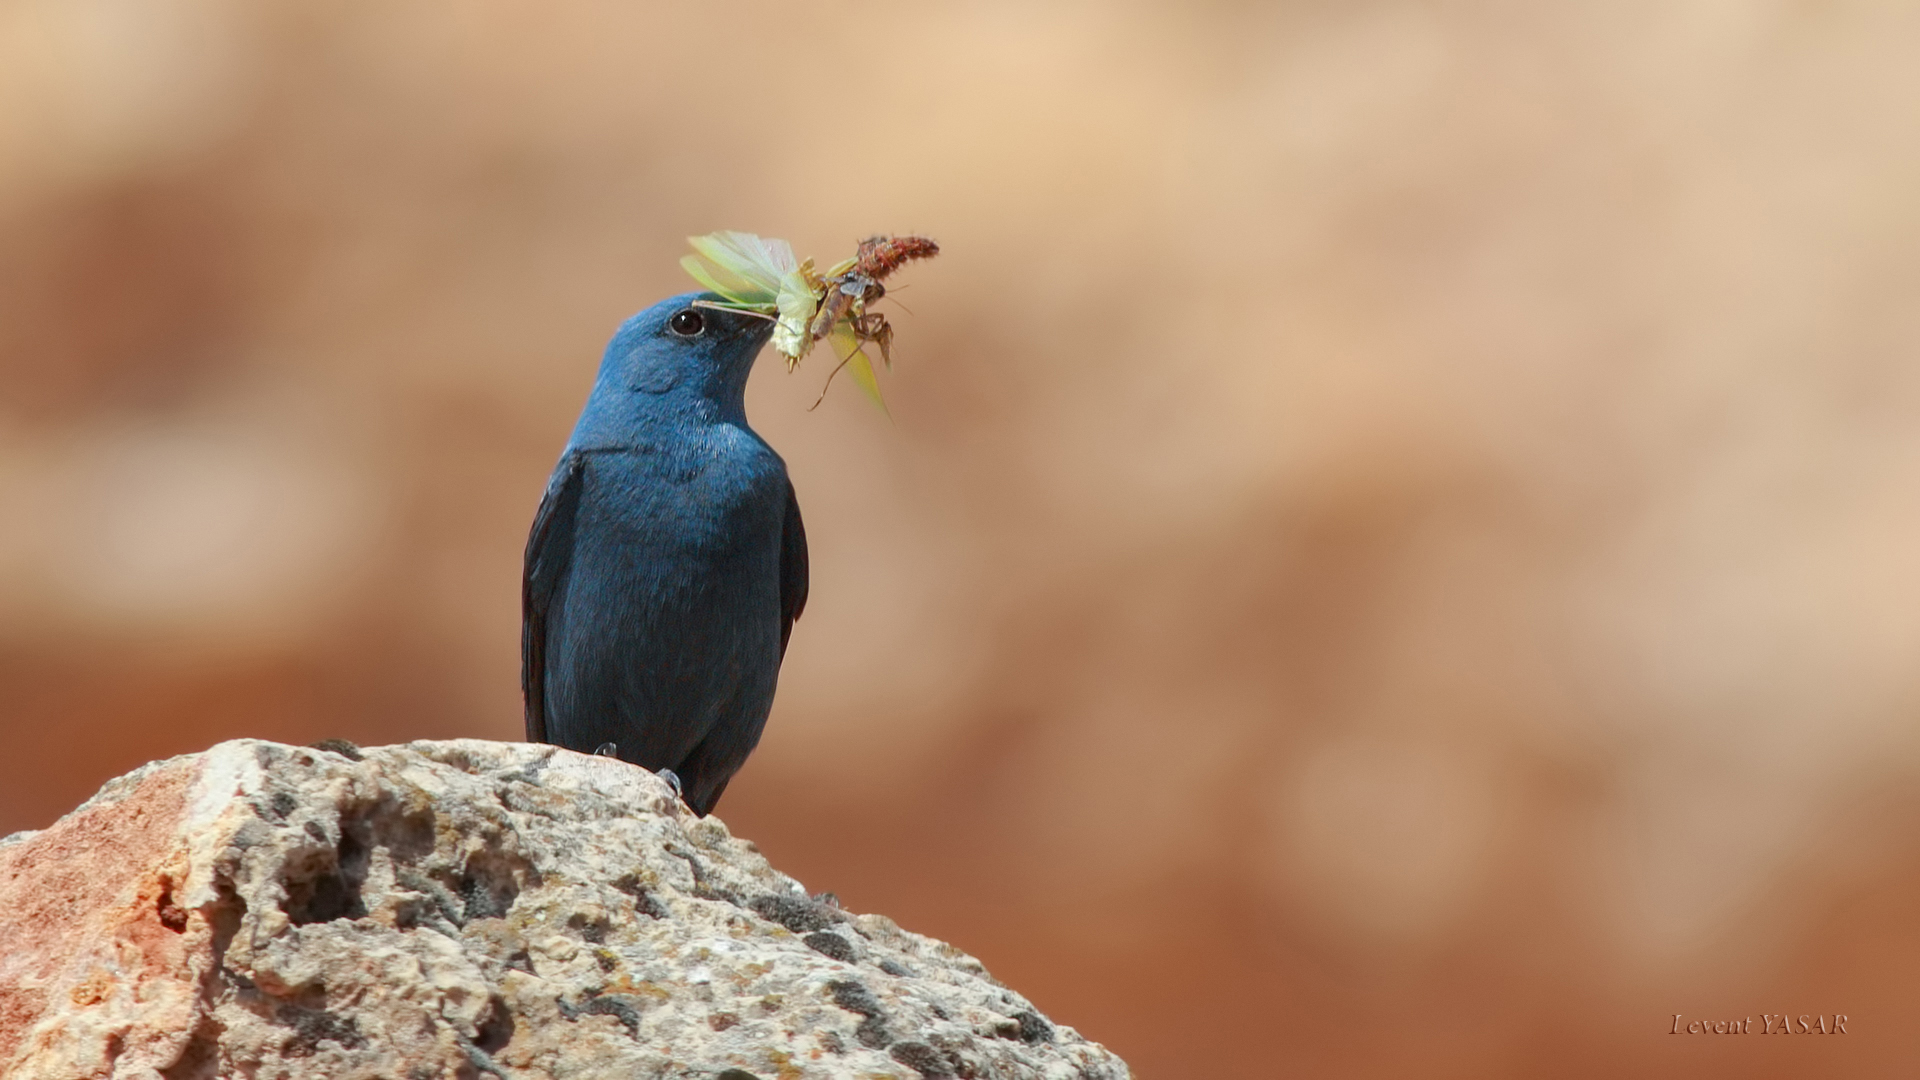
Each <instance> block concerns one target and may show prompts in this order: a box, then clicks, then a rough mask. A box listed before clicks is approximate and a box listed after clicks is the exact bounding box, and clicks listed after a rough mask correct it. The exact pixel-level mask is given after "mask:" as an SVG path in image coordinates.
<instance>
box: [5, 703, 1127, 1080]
mask: <svg viewBox="0 0 1920 1080" xmlns="http://www.w3.org/2000/svg"><path fill="white" fill-rule="evenodd" d="M347 749H351V748H347ZM0 1075H4V1076H7V1077H10V1078H18V1080H56V1078H57V1080H70V1078H76V1077H139V1078H141V1080H163V1078H164V1080H204V1078H214V1077H228V1076H246V1077H252V1078H255V1080H278V1078H287V1080H293V1078H304V1077H316V1078H317V1077H327V1078H330V1080H332V1078H356V1077H364V1078H374V1077H383V1078H385V1077H391V1078H396V1080H398V1078H406V1080H416V1078H418V1080H425V1078H428V1077H463V1078H471V1080H478V1078H480V1077H483V1076H491V1077H498V1078H501V1080H519V1078H522V1077H526V1078H538V1077H553V1078H575V1077H578V1078H583V1080H584V1078H597V1077H606V1078H609V1080H612V1078H615V1077H618V1078H620V1080H629V1078H634V1077H660V1078H675V1080H680V1078H686V1080H692V1078H700V1080H713V1078H718V1077H727V1078H728V1080H744V1078H746V1077H755V1078H760V1080H775V1078H778V1080H801V1078H806V1077H823V1078H824V1077H843V1076H844V1077H870V1078H879V1077H897V1078H899V1080H913V1078H915V1077H949V1076H951V1077H957V1078H1006V1080H1024V1078H1029V1077H1031V1078H1040V1077H1045V1078H1049V1080H1070V1078H1085V1080H1123V1078H1125V1077H1126V1076H1127V1075H1128V1073H1127V1068H1126V1065H1125V1064H1124V1063H1122V1062H1121V1061H1120V1059H1119V1058H1117V1057H1115V1056H1113V1055H1112V1054H1111V1053H1109V1052H1108V1051H1107V1050H1106V1049H1104V1048H1103V1047H1101V1046H1100V1045H1099V1044H1097V1043H1092V1042H1089V1041H1087V1040H1085V1039H1082V1038H1081V1037H1080V1036H1079V1035H1078V1034H1077V1033H1076V1032H1074V1031H1073V1030H1072V1029H1071V1028H1067V1027H1062V1026H1059V1025H1056V1024H1053V1023H1050V1022H1049V1021H1047V1020H1046V1019H1045V1018H1044V1017H1042V1016H1041V1015H1040V1014H1039V1012H1038V1011H1036V1010H1035V1009H1034V1008H1033V1006H1032V1005H1031V1004H1030V1003H1028V1002H1027V1001H1026V1000H1025V999H1023V998H1021V997H1020V996H1019V995H1018V994H1016V993H1014V992H1012V991H1011V990H1009V989H1007V988H1006V987H1004V986H1001V985H1000V984H999V983H997V982H995V981H994V980H993V979H992V978H991V977H990V976H989V975H988V974H987V973H986V970H985V969H984V968H983V967H982V966H981V965H980V963H979V962H978V961H977V960H975V959H973V958H972V957H970V956H968V955H967V954H965V953H964V952H961V951H960V950H959V949H956V948H954V947H953V946H951V945H947V944H944V943H941V942H938V941H934V940H932V939H930V938H926V937H922V936H920V935H917V934H912V933H908V932H906V931H904V930H901V929H900V928H899V927H897V926H895V925H894V924H893V922H892V921H891V920H889V919H887V918H885V917H884V916H880V915H855V914H853V913H851V912H848V911H844V910H842V909H841V908H840V907H839V906H838V905H837V903H834V902H832V901H831V899H830V898H823V899H815V898H812V897H809V896H808V895H807V893H806V892H805V890H804V889H802V888H801V887H800V885H799V883H798V882H796V881H794V880H793V879H792V878H789V877H787V876H786V875H784V874H781V873H779V872H778V871H776V870H775V869H773V867H772V866H771V865H769V864H768V862H767V860H766V859H765V858H763V857H761V856H760V854H759V853H758V852H757V850H756V849H755V848H754V847H753V845H751V844H750V843H746V842H744V841H741V840H738V839H735V838H734V837H733V836H732V835H731V834H730V833H729V832H728V831H727V828H726V826H725V825H724V824H722V823H721V822H720V820H719V819H718V818H713V817H708V818H704V819H700V818H695V817H694V816H693V815H692V814H691V813H689V812H688V811H687V810H686V809H685V807H684V806H682V805H681V804H680V803H679V801H678V800H677V799H676V798H675V797H674V795H673V793H672V791H671V790H670V789H669V788H668V787H667V785H666V784H664V783H662V782H661V781H660V780H658V779H657V778H655V777H654V776H652V775H651V774H649V773H647V772H646V771H644V770H642V769H638V768H635V767H633V766H630V765H626V764H624V763H621V762H619V761H616V760H613V759H611V758H596V757H587V756H584V755H581V754H576V753H573V752H571V751H567V750H562V749H558V748H556V747H551V746H539V745H530V744H523V743H493V742H482V741H477V740H459V741H453V742H420V743H410V744H405V745H400V746H390V747H378V748H366V749H362V750H360V751H358V756H357V758H356V757H355V756H353V755H352V754H349V753H343V752H339V751H338V750H321V749H314V748H302V747H292V746H283V745H279V744H276V743H268V742H259V741H254V740H240V741H235V742H228V743H222V744H220V745H218V746H215V747H213V748H212V749H211V750H208V751H206V752H205V753H202V754H194V755H189V756H186V757H180V758H174V759H171V760H168V761H161V762H155V763H153V764H151V765H147V766H145V767H143V768H141V769H139V770H136V771H135V772H133V773H130V774H128V775H127V776H124V777H121V778H119V779H117V780H114V781H112V782H110V783H109V784H107V785H106V787H104V788H103V789H102V790H101V792H100V793H99V794H98V795H96V796H95V797H94V798H93V799H92V800H90V801H89V802H87V803H86V804H85V805H83V806H82V807H80V808H79V809H77V810H75V811H74V812H73V813H71V814H69V815H67V816H66V817H65V818H62V819H61V820H60V821H59V822H58V823H56V824H54V825H53V826H51V827H49V828H47V829H45V830H42V831H40V832H36V833H24V834H16V835H15V836H12V837H8V838H6V839H5V840H0Z"/></svg>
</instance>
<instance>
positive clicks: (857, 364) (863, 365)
mask: <svg viewBox="0 0 1920 1080" xmlns="http://www.w3.org/2000/svg"><path fill="white" fill-rule="evenodd" d="M827 340H828V341H829V342H832V343H833V351H834V352H835V353H838V354H839V356H840V358H841V362H842V366H844V367H845V368H846V369H847V374H848V375H851V376H852V377H853V381H854V382H855V383H857V384H859V386H860V389H862V390H864V391H866V393H867V397H869V398H871V399H872V400H873V403H874V404H875V405H878V406H880V411H881V412H887V401H886V399H885V398H883V397H881V396H880V380H878V379H876V378H874V375H873V365H872V364H871V363H869V362H868V361H867V354H866V352H865V351H864V350H862V349H861V348H860V336H859V335H858V334H855V333H854V332H853V324H852V323H849V322H846V321H844V320H843V321H841V322H838V323H835V324H834V326H833V329H832V330H829V331H828V332H827ZM821 393H822V394H824V393H826V391H825V390H824V389H823V390H822V391H821ZM888 415H889V416H891V415H892V413H888Z"/></svg>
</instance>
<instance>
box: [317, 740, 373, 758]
mask: <svg viewBox="0 0 1920 1080" xmlns="http://www.w3.org/2000/svg"><path fill="white" fill-rule="evenodd" d="M307 745H308V746H310V747H312V748H313V749H315V750H325V751H326V752H328V753H329V754H339V755H340V756H341V757H343V758H346V759H347V760H348V761H359V760H360V759H361V754H360V747H358V746H357V745H355V744H353V743H350V742H348V741H347V740H345V739H321V740H320V741H319V742H316V743H308V744H307Z"/></svg>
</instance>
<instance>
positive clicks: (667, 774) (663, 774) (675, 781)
mask: <svg viewBox="0 0 1920 1080" xmlns="http://www.w3.org/2000/svg"><path fill="white" fill-rule="evenodd" d="M653 775H655V776H657V777H659V778H660V779H662V780H665V781H666V782H667V786H668V787H670V788H672V789H673V797H674V798H676V799H680V800H681V801H683V802H684V801H685V800H686V795H684V794H682V792H681V789H680V774H679V773H676V772H674V771H673V770H672V769H661V770H660V771H659V772H657V773H654V774H653Z"/></svg>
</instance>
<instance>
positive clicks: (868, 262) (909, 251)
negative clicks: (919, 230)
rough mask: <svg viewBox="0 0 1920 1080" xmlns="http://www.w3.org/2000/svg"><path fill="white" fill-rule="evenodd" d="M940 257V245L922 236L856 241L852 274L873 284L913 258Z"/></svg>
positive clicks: (881, 237)
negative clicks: (871, 280)
mask: <svg viewBox="0 0 1920 1080" xmlns="http://www.w3.org/2000/svg"><path fill="white" fill-rule="evenodd" d="M938 254H940V245H939V244H936V243H934V242H933V241H932V240H930V239H928V238H927V237H924V236H873V237H868V238H867V239H865V240H862V241H860V251H859V254H858V255H857V256H856V259H857V261H856V262H855V263H854V264H853V272H854V273H856V274H859V275H861V276H862V277H870V278H872V279H873V280H875V281H879V280H881V279H882V278H885V277H886V276H887V275H888V274H891V273H893V272H894V271H895V270H898V269H900V267H901V264H903V263H907V262H911V261H912V260H914V259H931V258H933V257H934V256H935V255H938Z"/></svg>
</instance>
